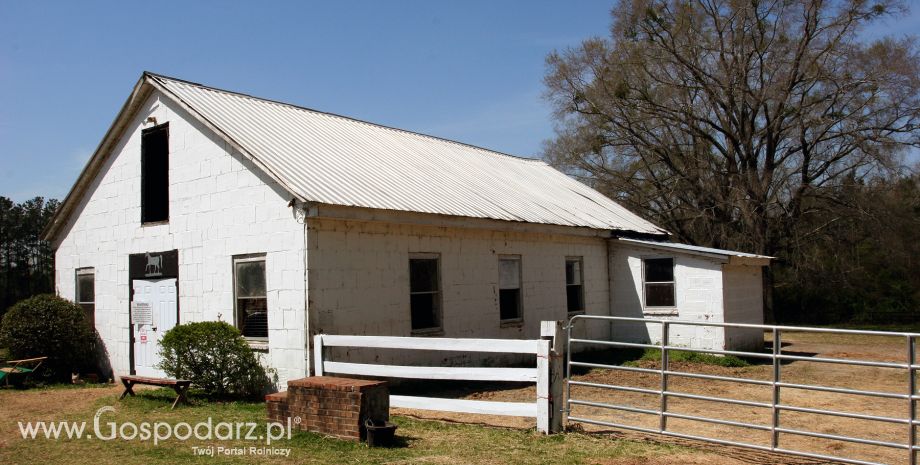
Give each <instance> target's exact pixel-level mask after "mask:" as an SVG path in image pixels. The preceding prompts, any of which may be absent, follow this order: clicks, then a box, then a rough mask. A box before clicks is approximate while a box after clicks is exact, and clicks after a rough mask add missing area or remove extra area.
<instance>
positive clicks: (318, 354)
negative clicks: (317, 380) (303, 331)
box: [313, 334, 323, 376]
mask: <svg viewBox="0 0 920 465" xmlns="http://www.w3.org/2000/svg"><path fill="white" fill-rule="evenodd" d="M313 374H315V375H316V376H323V335H322V334H317V335H316V336H313Z"/></svg>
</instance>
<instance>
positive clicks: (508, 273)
mask: <svg viewBox="0 0 920 465" xmlns="http://www.w3.org/2000/svg"><path fill="white" fill-rule="evenodd" d="M522 300H523V296H522V292H521V256H520V255H501V256H499V257H498V314H499V319H500V320H501V322H502V323H510V322H517V321H522V320H523V319H524V312H523V303H522Z"/></svg>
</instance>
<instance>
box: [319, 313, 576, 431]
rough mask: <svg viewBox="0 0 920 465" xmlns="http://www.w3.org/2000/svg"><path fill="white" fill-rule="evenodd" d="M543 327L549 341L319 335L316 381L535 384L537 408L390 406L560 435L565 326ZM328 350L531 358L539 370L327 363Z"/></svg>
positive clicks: (407, 401) (407, 399) (405, 400)
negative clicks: (532, 422)
mask: <svg viewBox="0 0 920 465" xmlns="http://www.w3.org/2000/svg"><path fill="white" fill-rule="evenodd" d="M542 323H543V324H542V326H541V335H542V336H543V337H545V338H546V339H529V340H520V339H467V338H463V339H458V338H434V337H398V336H345V335H330V334H318V335H316V336H315V337H314V343H313V344H314V345H313V348H314V369H315V373H316V375H317V376H323V375H324V374H326V373H336V374H342V375H360V376H378V377H387V378H407V379H432V380H457V381H511V382H532V383H536V384H537V398H536V400H535V402H495V401H481V400H466V399H446V398H439V397H421V396H400V395H391V396H390V405H391V406H393V407H405V408H414V409H421V410H438V411H445V412H462V413H477V414H487V415H507V416H520V417H532V418H535V419H536V420H537V430H539V431H541V432H545V433H550V432H557V431H559V430H560V429H561V425H562V417H561V402H562V365H561V360H562V353H561V350H560V349H561V348H562V347H563V344H562V343H560V334H561V324H559V323H558V322H554V321H545V322H542ZM327 347H354V348H370V349H404V350H427V351H453V352H487V353H502V354H530V355H534V356H535V358H536V368H514V367H458V366H405V365H382V364H370V363H352V362H336V361H332V360H328V358H327V354H326V353H325V352H326V351H325V348H327ZM554 349H555V350H554ZM554 400H555V403H556V404H557V406H556V407H555V408H554V407H553V404H554Z"/></svg>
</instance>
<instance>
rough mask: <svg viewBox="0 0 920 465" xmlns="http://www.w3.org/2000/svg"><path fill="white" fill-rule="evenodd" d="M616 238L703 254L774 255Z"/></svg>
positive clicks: (770, 258) (765, 257)
mask: <svg viewBox="0 0 920 465" xmlns="http://www.w3.org/2000/svg"><path fill="white" fill-rule="evenodd" d="M618 240H620V241H622V242H629V243H632V244H637V245H641V246H647V247H654V248H660V249H671V250H678V251H682V252H689V253H697V254H704V255H718V256H722V257H726V258H727V257H740V258H755V259H764V260H772V259H774V258H776V257H770V256H767V255H757V254H753V253H747V252H737V251H734V250H725V249H713V248H711V247H700V246H698V245H690V244H678V243H675V242H661V241H647V240H642V239H630V238H626V237H620V238H618Z"/></svg>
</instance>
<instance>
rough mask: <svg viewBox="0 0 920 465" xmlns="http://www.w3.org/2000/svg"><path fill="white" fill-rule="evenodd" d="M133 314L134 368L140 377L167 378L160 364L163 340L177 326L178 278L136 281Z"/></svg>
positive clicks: (134, 282)
mask: <svg viewBox="0 0 920 465" xmlns="http://www.w3.org/2000/svg"><path fill="white" fill-rule="evenodd" d="M132 287H133V290H134V300H133V302H132V304H131V314H132V322H133V323H134V324H133V327H132V331H134V369H135V373H136V374H137V375H138V376H152V377H165V376H166V374H165V373H163V371H161V370H160V369H159V368H157V365H158V364H159V363H160V355H159V352H160V339H162V338H163V334H165V333H166V331H169V330H170V329H172V328H173V327H174V326H176V323H177V319H178V316H179V315H178V306H177V302H178V300H177V299H176V279H175V278H167V279H135V280H133V281H132Z"/></svg>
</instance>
